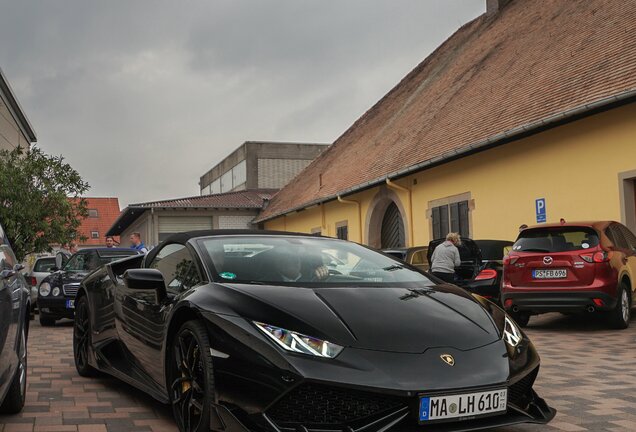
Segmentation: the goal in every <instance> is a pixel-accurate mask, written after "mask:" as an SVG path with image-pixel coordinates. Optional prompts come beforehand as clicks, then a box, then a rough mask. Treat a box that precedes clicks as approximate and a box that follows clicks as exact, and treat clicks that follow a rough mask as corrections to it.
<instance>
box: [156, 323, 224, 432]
mask: <svg viewBox="0 0 636 432" xmlns="http://www.w3.org/2000/svg"><path fill="white" fill-rule="evenodd" d="M170 347H171V348H170V353H169V356H168V361H169V369H168V375H167V378H168V382H167V387H168V389H169V391H170V402H171V403H172V408H173V414H174V418H175V421H176V423H177V426H178V427H179V430H180V431H181V432H202V431H206V432H207V431H208V430H209V425H210V407H211V405H212V404H213V403H214V401H215V398H214V394H215V393H214V374H213V365H212V355H211V354H210V340H209V337H208V332H207V330H206V328H205V326H204V325H203V324H202V323H201V322H199V321H188V322H186V323H185V324H183V325H182V326H181V328H180V329H179V330H178V331H177V333H176V334H175V336H174V338H173V340H172V342H171V345H170Z"/></svg>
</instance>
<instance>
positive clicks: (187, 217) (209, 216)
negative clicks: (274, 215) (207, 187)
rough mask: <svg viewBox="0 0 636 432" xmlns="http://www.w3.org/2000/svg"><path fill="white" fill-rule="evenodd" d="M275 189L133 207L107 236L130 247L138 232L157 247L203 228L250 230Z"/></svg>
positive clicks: (124, 212) (130, 207)
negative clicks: (172, 235) (167, 239)
mask: <svg viewBox="0 0 636 432" xmlns="http://www.w3.org/2000/svg"><path fill="white" fill-rule="evenodd" d="M275 192H276V190H271V189H256V190H243V191H234V192H226V193H221V194H214V195H204V196H194V197H186V198H178V199H173V200H164V201H153V202H146V203H139V204H131V205H129V206H128V207H126V208H125V209H124V210H123V211H122V212H121V214H120V215H119V217H118V218H117V220H115V222H114V223H113V224H112V226H111V227H110V229H109V230H108V232H107V233H106V235H112V236H116V235H119V236H121V244H122V246H126V245H128V243H129V242H128V238H129V237H130V234H132V233H133V232H139V233H140V234H141V238H142V239H143V241H144V242H145V243H146V245H147V246H150V247H152V246H156V245H158V244H159V242H161V241H162V240H164V239H165V238H166V237H168V236H169V235H171V234H175V233H179V232H184V231H192V230H203V229H219V228H235V229H244V228H251V227H252V225H251V223H252V220H253V219H254V218H255V217H256V215H257V214H258V212H259V211H260V210H261V209H262V208H263V205H264V204H265V202H267V201H268V200H269V199H270V198H271V197H272V195H273V194H274V193H275Z"/></svg>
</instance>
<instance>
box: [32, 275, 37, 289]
mask: <svg viewBox="0 0 636 432" xmlns="http://www.w3.org/2000/svg"><path fill="white" fill-rule="evenodd" d="M37 284H38V280H37V279H36V278H35V276H31V286H32V287H34V286H36V285H37Z"/></svg>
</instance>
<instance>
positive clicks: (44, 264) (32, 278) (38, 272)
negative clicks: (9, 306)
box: [26, 255, 55, 309]
mask: <svg viewBox="0 0 636 432" xmlns="http://www.w3.org/2000/svg"><path fill="white" fill-rule="evenodd" d="M54 268H55V256H53V255H51V256H41V257H38V258H36V259H35V262H34V263H33V268H32V269H31V271H29V272H28V273H27V274H26V278H27V282H28V283H29V285H30V286H31V309H35V307H36V306H37V301H38V287H39V286H40V283H41V282H42V280H43V279H44V278H45V277H47V276H48V275H50V274H51V272H53V269H54Z"/></svg>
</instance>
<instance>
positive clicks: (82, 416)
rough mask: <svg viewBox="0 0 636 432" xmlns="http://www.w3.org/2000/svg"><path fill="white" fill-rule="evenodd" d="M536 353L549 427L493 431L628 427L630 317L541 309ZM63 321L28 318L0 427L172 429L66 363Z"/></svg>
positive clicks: (635, 351) (145, 406)
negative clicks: (12, 410)
mask: <svg viewBox="0 0 636 432" xmlns="http://www.w3.org/2000/svg"><path fill="white" fill-rule="evenodd" d="M527 333H528V334H529V335H530V337H531V338H532V340H533V341H534V343H535V345H536V346H537V348H538V350H539V353H540V354H541V357H542V368H541V371H540V373H539V378H538V380H537V384H536V385H535V389H536V390H537V392H538V393H539V394H540V395H541V396H542V397H544V398H545V399H546V400H547V401H548V403H549V404H551V405H552V406H554V407H555V408H557V409H558V411H559V413H558V414H557V417H556V418H555V419H554V420H553V421H552V423H550V425H548V426H537V425H522V426H516V427H509V428H501V429H498V431H499V432H538V431H546V430H547V431H558V430H562V431H635V430H636V320H634V321H633V322H632V326H631V327H630V328H629V329H628V330H624V331H611V330H607V329H606V327H605V324H604V323H603V322H602V321H601V320H599V319H596V318H594V317H592V316H591V315H590V316H573V317H566V316H562V315H559V314H548V315H544V316H541V317H533V318H532V320H531V321H530V325H529V327H528V328H527ZM71 335H72V326H71V323H70V322H65V323H62V324H58V325H57V326H56V327H53V328H42V327H40V325H39V324H38V323H37V321H32V328H31V334H30V337H29V376H28V382H29V387H28V393H27V403H26V406H25V408H24V411H23V412H22V413H20V414H18V415H14V416H5V417H2V416H0V432H13V431H50V432H63V431H69V432H75V431H77V432H92V431H95V432H107V431H108V432H126V431H161V432H164V431H165V432H173V431H176V430H177V429H176V426H175V424H174V422H173V420H172V416H171V410H170V408H169V407H167V406H165V405H162V404H160V403H158V402H156V401H154V400H153V399H152V398H150V397H149V396H146V395H145V394H143V393H142V392H140V391H138V390H136V389H134V388H132V387H130V386H128V385H126V384H124V383H122V382H120V381H117V380H115V379H113V378H109V377H99V378H89V379H87V378H82V377H80V376H78V375H77V373H76V371H75V367H74V365H73V356H72V348H71Z"/></svg>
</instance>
